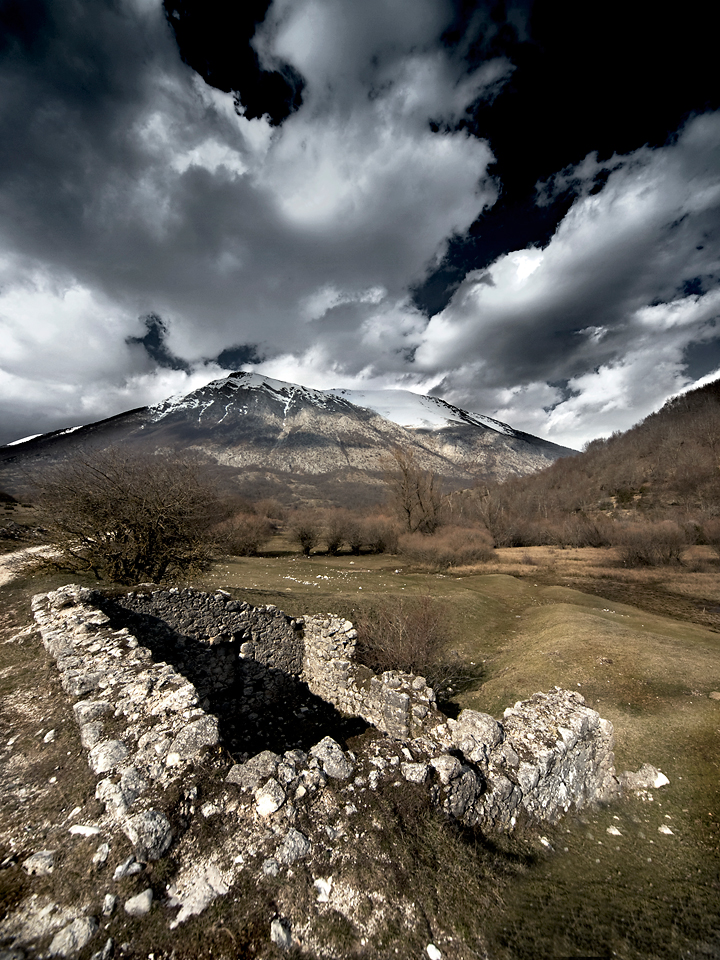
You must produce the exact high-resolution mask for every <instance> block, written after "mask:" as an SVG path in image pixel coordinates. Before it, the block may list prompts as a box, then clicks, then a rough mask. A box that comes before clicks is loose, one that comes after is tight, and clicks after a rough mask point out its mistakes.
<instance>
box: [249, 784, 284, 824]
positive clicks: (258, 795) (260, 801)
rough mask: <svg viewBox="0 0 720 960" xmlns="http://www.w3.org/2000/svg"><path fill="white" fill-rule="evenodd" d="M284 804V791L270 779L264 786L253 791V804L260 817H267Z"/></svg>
mask: <svg viewBox="0 0 720 960" xmlns="http://www.w3.org/2000/svg"><path fill="white" fill-rule="evenodd" d="M284 803H285V791H284V790H283V788H282V787H281V786H280V784H279V783H278V782H277V780H273V779H272V778H271V779H270V780H268V782H267V783H266V784H265V786H263V787H260V789H259V790H256V791H255V804H256V807H257V812H258V813H259V814H260V816H261V817H269V816H270V814H272V813H275V811H276V810H279V809H280V807H281V806H282V805H283V804H284Z"/></svg>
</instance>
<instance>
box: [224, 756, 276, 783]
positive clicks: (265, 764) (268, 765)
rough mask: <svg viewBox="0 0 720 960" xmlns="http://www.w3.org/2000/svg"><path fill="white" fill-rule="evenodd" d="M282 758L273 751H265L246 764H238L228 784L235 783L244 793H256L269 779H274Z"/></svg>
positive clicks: (227, 779)
mask: <svg viewBox="0 0 720 960" xmlns="http://www.w3.org/2000/svg"><path fill="white" fill-rule="evenodd" d="M279 764H280V757H279V756H278V755H277V754H276V753H273V752H272V750H263V751H262V753H258V754H257V756H255V757H251V758H250V760H248V761H246V762H245V763H236V764H235V766H234V767H233V768H232V769H231V770H230V773H229V774H228V775H227V777H226V778H225V782H226V783H235V784H237V786H239V787H240V788H241V789H242V790H243V791H245V790H251V791H255V790H257V788H258V787H259V786H260V784H261V783H263V782H264V781H265V780H267V779H268V778H269V777H274V776H275V773H276V771H277V768H278V766H279Z"/></svg>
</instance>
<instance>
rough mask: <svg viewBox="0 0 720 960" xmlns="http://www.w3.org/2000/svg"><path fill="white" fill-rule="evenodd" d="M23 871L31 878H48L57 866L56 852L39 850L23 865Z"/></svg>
mask: <svg viewBox="0 0 720 960" xmlns="http://www.w3.org/2000/svg"><path fill="white" fill-rule="evenodd" d="M22 866H23V870H24V871H25V873H28V874H30V876H36V877H46V876H48V875H49V874H51V873H52V872H53V867H54V866H55V851H54V850H38V852H37V853H34V854H33V855H32V856H31V857H28V858H27V860H25V862H24V863H23V865H22Z"/></svg>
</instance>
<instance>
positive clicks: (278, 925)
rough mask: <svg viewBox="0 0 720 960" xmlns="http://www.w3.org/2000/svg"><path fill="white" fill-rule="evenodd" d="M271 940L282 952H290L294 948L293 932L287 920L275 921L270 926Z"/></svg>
mask: <svg viewBox="0 0 720 960" xmlns="http://www.w3.org/2000/svg"><path fill="white" fill-rule="evenodd" d="M270 939H271V940H272V942H273V943H275V944H277V946H278V947H280V949H281V950H289V949H290V948H291V947H292V942H293V941H292V930H291V927H290V924H289V923H288V922H287V920H273V922H272V923H271V924H270Z"/></svg>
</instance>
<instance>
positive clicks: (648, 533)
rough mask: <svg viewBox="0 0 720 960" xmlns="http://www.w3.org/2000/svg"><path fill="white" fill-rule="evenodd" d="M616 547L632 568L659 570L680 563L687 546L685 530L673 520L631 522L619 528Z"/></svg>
mask: <svg viewBox="0 0 720 960" xmlns="http://www.w3.org/2000/svg"><path fill="white" fill-rule="evenodd" d="M612 543H613V546H616V547H618V550H619V554H620V559H621V560H622V562H623V563H624V564H625V565H626V566H628V567H656V566H660V565H662V564H668V563H673V562H679V560H680V555H681V554H682V551H683V549H684V548H685V546H686V544H687V536H686V533H685V531H684V530H683V529H682V528H681V527H679V526H678V525H677V524H676V523H673V521H672V520H665V521H663V522H660V523H651V522H647V523H628V524H623V525H619V524H618V525H616V527H615V530H614V531H613V533H612Z"/></svg>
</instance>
